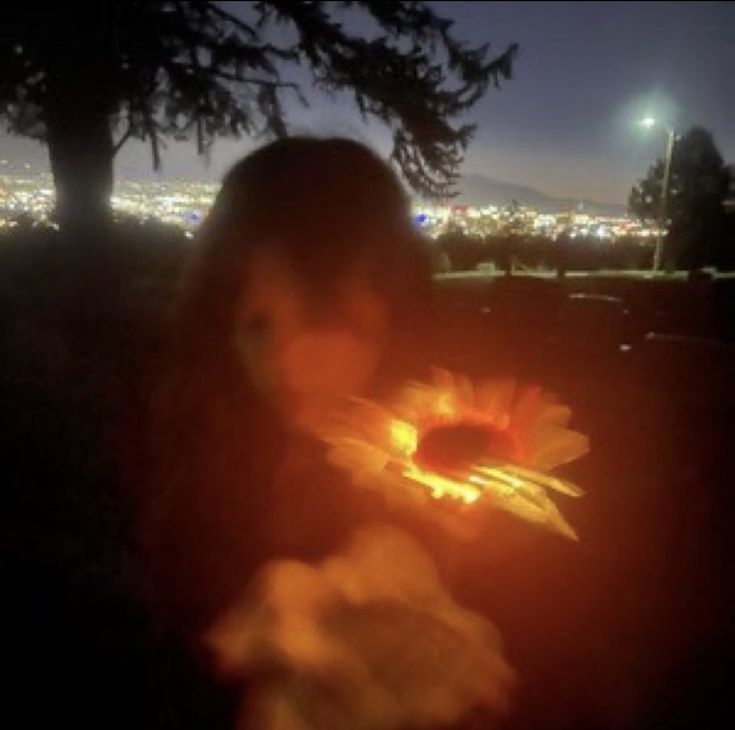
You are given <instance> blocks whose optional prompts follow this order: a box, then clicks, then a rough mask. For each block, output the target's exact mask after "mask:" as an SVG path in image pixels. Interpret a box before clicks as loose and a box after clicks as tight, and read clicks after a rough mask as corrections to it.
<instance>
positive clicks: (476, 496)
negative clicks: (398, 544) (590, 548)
mask: <svg viewBox="0 0 735 730" xmlns="http://www.w3.org/2000/svg"><path fill="white" fill-rule="evenodd" d="M570 418H571V410H570V409H569V408H568V407H567V406H565V405H563V404H561V403H560V402H559V401H558V400H557V399H556V397H555V396H553V395H552V394H550V393H548V392H546V391H544V390H542V389H541V388H539V387H523V386H521V385H519V384H518V383H517V382H516V381H515V380H513V379H496V380H484V381H480V382H473V381H472V380H471V379H470V378H468V377H465V376H462V375H457V374H453V373H450V372H448V371H445V370H435V371H434V373H433V378H432V381H431V382H430V383H417V382H411V383H409V384H407V385H405V386H404V387H403V388H401V389H400V391H399V392H398V394H397V396H396V397H395V398H394V399H393V400H392V402H390V403H388V404H381V403H376V402H373V401H368V400H362V399H357V400H352V401H350V403H349V405H348V406H347V407H345V408H344V409H343V410H341V411H340V412H339V413H338V414H336V416H335V419H334V421H332V422H331V424H330V426H329V427H328V428H327V429H325V432H324V434H323V438H324V440H325V441H326V442H327V443H328V444H329V458H330V461H331V462H332V463H334V464H336V465H338V466H339V467H342V468H344V469H346V470H347V471H348V472H349V473H351V475H352V477H353V481H354V482H355V483H357V484H360V485H362V486H367V487H371V488H374V489H379V490H380V491H382V492H383V494H384V495H385V496H386V497H387V498H389V499H390V500H392V501H400V502H402V503H403V504H408V505H412V506H413V507H418V508H420V509H422V510H427V509H428V511H429V512H430V513H431V515H430V516H432V517H433V518H439V519H440V520H442V521H444V522H445V523H446V524H447V525H452V526H454V527H455V528H456V527H457V526H458V525H460V524H461V520H462V519H463V518H462V515H463V514H464V515H466V514H467V513H468V512H473V513H476V512H477V511H479V510H481V509H483V508H485V507H490V508H497V509H501V510H505V511H507V512H509V513H511V514H513V515H515V516H517V517H519V518H521V519H524V520H527V521H529V522H532V523H535V524H537V525H539V526H543V527H546V528H548V529H551V530H553V531H555V532H557V533H560V534H561V535H564V536H566V537H569V538H572V539H576V533H575V531H574V529H573V528H572V527H571V525H570V524H569V523H568V522H567V520H566V519H565V518H564V517H563V516H562V514H561V512H560V511H559V510H558V508H557V507H556V505H555V504H554V502H553V501H552V500H551V498H550V497H549V492H557V493H560V494H564V495H566V496H570V497H579V496H581V495H582V494H583V492H582V490H581V489H580V488H579V487H577V486H576V485H574V484H572V483H571V482H569V481H566V480H564V479H561V478H559V477H557V476H554V475H553V474H551V473H550V472H551V470H553V469H555V468H556V467H558V466H561V465H562V464H566V463H568V462H570V461H573V460H574V459H577V458H578V457H580V456H582V455H583V454H584V453H586V451H587V450H588V440H587V437H586V436H584V435H583V434H580V433H577V432H575V431H572V430H570V429H568V428H567V424H568V423H569V420H570ZM437 510H439V511H437ZM458 519H459V520H460V522H458ZM460 531H462V528H461V527H460Z"/></svg>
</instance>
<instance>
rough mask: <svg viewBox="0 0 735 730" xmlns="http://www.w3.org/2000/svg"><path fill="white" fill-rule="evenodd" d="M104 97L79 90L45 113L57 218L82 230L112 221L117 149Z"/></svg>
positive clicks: (92, 91) (66, 226)
mask: <svg viewBox="0 0 735 730" xmlns="http://www.w3.org/2000/svg"><path fill="white" fill-rule="evenodd" d="M95 91H96V93H95ZM100 96H101V94H100V90H90V91H89V93H79V90H75V92H73V93H72V94H70V95H69V96H67V97H66V98H64V99H63V100H62V101H61V103H57V104H54V105H52V106H51V108H49V109H48V111H47V114H46V125H47V135H48V136H47V141H48V149H49V160H50V163H51V172H52V173H53V177H54V185H55V187H56V211H55V213H56V218H57V220H58V222H59V224H60V225H61V226H63V227H65V228H72V229H74V230H77V231H80V232H81V231H85V230H86V231H88V230H92V229H94V228H98V227H100V226H104V225H105V224H106V223H107V222H109V220H110V196H111V195H112V184H113V158H114V151H113V141H112V130H111V128H110V111H109V107H108V105H107V104H106V103H105V101H101V100H100Z"/></svg>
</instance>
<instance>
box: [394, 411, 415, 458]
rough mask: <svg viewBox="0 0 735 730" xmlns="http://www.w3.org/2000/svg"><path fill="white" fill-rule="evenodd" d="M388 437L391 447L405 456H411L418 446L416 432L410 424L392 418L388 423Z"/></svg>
mask: <svg viewBox="0 0 735 730" xmlns="http://www.w3.org/2000/svg"><path fill="white" fill-rule="evenodd" d="M390 437H391V441H392V442H393V446H394V448H395V449H396V450H397V451H400V452H401V453H402V454H405V455H406V456H413V454H414V453H415V452H416V448H417V446H418V432H417V431H416V428H415V427H414V426H412V425H411V424H410V423H406V422H405V421H399V420H398V419H397V418H394V419H393V420H392V421H391V422H390Z"/></svg>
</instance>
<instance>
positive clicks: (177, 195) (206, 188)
mask: <svg viewBox="0 0 735 730" xmlns="http://www.w3.org/2000/svg"><path fill="white" fill-rule="evenodd" d="M27 168H28V169H27V170H26V171H25V173H24V172H22V171H21V172H19V173H15V174H0V229H7V228H13V227H15V226H18V225H21V224H22V223H23V222H24V221H25V222H26V223H29V224H48V223H49V222H50V221H49V216H50V214H51V212H52V210H53V205H54V186H53V182H52V180H51V176H50V175H49V174H48V173H34V172H33V171H32V170H31V169H30V166H27ZM218 190H219V184H217V183H211V182H196V181H134V180H118V181H117V183H116V186H115V190H114V193H113V197H112V206H113V209H114V210H115V211H117V212H118V213H119V214H121V215H129V216H133V217H135V218H138V219H142V220H156V221H161V222H163V223H165V224H169V225H173V226H177V227H179V228H181V229H183V230H184V231H185V232H186V233H187V234H189V235H191V234H193V232H194V231H195V230H196V228H197V227H198V226H199V224H200V223H201V221H202V219H203V218H204V217H205V216H206V214H207V212H208V210H209V209H210V207H211V205H212V203H213V201H214V199H215V197H216V195H217V192H218ZM413 216H414V221H415V223H416V225H417V226H418V227H420V228H421V229H422V230H423V231H424V232H425V234H426V235H428V236H430V237H432V238H436V237H438V236H440V235H442V234H446V233H462V234H465V235H469V236H481V237H484V236H508V235H512V236H524V237H529V236H531V237H542V238H547V239H550V240H557V239H559V238H560V237H566V238H572V239H574V238H580V239H590V238H592V239H598V240H600V241H608V242H615V241H617V240H621V239H626V240H629V239H639V240H640V242H641V243H645V242H647V241H648V240H651V241H652V240H653V238H654V237H655V236H656V235H657V234H658V230H657V229H656V228H655V227H651V226H650V225H645V224H643V223H641V222H640V221H637V220H634V219H632V218H630V217H628V216H625V215H617V216H614V215H600V214H597V213H595V212H592V211H588V210H585V209H584V206H576V207H574V208H572V207H571V206H570V209H569V210H566V211H561V212H559V211H555V212H548V211H543V210H536V209H534V208H532V207H529V206H525V205H520V204H517V203H512V204H510V205H507V204H506V205H495V204H493V203H492V202H491V201H488V203H487V204H486V205H482V206H472V205H459V204H455V203H453V202H451V201H449V202H447V203H444V204H432V205H427V204H421V203H415V204H414V206H413Z"/></svg>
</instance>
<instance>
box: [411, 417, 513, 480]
mask: <svg viewBox="0 0 735 730" xmlns="http://www.w3.org/2000/svg"><path fill="white" fill-rule="evenodd" d="M514 452H515V448H514V445H513V441H512V439H511V438H510V436H508V434H507V433H506V432H505V431H500V430H498V429H496V428H493V427H492V426H489V425H482V424H474V423H455V424H452V425H448V426H436V427H435V428H431V429H429V430H428V431H426V433H424V434H422V435H421V438H420V439H419V443H418V447H417V449H416V453H415V454H414V455H413V460H414V462H415V463H416V464H417V466H419V467H421V468H422V469H424V470H426V471H434V472H439V473H441V474H447V475H450V476H455V477H456V476H463V477H464V476H466V475H467V473H468V472H469V470H470V469H471V468H472V466H473V465H475V464H477V463H478V462H479V461H481V460H483V459H487V458H495V459H499V460H504V461H506V460H512V459H513V455H514Z"/></svg>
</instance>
